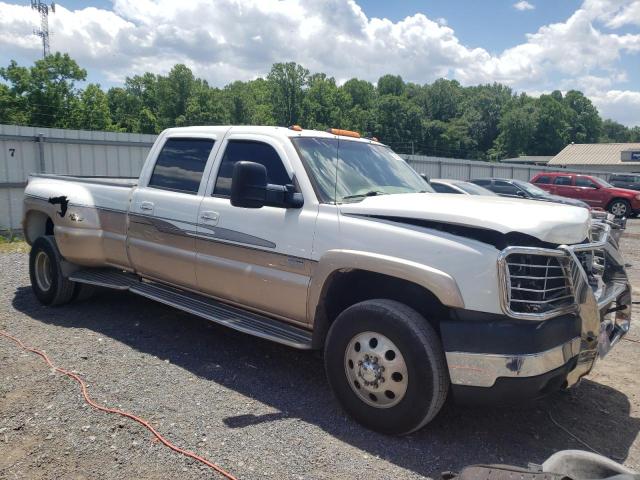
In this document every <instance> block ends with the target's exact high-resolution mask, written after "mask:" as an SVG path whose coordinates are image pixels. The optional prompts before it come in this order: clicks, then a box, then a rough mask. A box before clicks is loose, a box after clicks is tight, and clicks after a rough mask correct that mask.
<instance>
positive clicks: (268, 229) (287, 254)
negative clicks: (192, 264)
mask: <svg viewBox="0 0 640 480" xmlns="http://www.w3.org/2000/svg"><path fill="white" fill-rule="evenodd" d="M287 152H289V153H287ZM287 154H291V155H295V151H294V150H293V145H291V144H290V143H289V144H288V145H285V144H284V143H282V142H281V141H280V140H278V139H276V138H273V137H270V136H267V135H256V134H249V133H232V134H230V135H228V136H227V137H226V138H225V140H224V144H223V145H222V150H221V155H219V158H218V159H217V160H216V165H215V167H214V171H213V172H212V175H211V179H210V180H209V186H208V188H207V193H206V195H205V198H204V199H203V201H202V204H201V206H200V213H199V216H198V222H199V224H198V240H197V242H196V244H197V248H196V249H197V252H198V256H197V266H196V275H197V278H198V287H199V290H200V291H202V292H203V293H205V294H208V295H211V296H214V297H217V298H220V299H223V300H225V301H228V302H231V303H234V304H237V305H240V306H243V307H248V308H252V309H255V310H258V311H263V312H266V313H269V314H272V315H276V316H279V317H281V318H283V319H286V320H293V321H295V322H299V323H305V322H306V319H307V314H306V302H307V288H308V286H309V281H310V278H311V269H312V267H313V263H314V262H312V261H311V260H310V258H311V249H312V243H313V232H314V226H315V221H316V217H317V214H318V207H317V204H316V203H315V202H312V201H310V200H311V199H308V198H305V203H304V205H303V207H302V208H283V207H276V206H268V205H265V206H264V207H262V208H256V209H252V208H240V207H234V206H232V205H231V201H230V194H231V177H232V172H233V167H234V165H235V163H236V162H238V161H242V160H245V161H252V162H256V163H260V164H262V165H264V166H265V167H266V169H267V177H268V182H269V183H272V184H277V185H286V184H292V183H294V179H293V169H292V167H291V166H290V163H289V162H287V161H285V159H286V158H287Z"/></svg>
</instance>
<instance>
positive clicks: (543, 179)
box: [534, 175, 551, 185]
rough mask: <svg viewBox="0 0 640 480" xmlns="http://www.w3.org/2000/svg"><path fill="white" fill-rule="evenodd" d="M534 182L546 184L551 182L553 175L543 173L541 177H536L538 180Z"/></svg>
mask: <svg viewBox="0 0 640 480" xmlns="http://www.w3.org/2000/svg"><path fill="white" fill-rule="evenodd" d="M534 183H543V184H545V185H546V184H548V183H551V177H549V176H547V175H543V176H541V177H538V178H536V181H535V182H534Z"/></svg>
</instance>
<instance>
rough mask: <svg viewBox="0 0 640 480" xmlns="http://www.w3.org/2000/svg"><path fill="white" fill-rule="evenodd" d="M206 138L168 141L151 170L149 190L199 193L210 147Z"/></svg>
mask: <svg viewBox="0 0 640 480" xmlns="http://www.w3.org/2000/svg"><path fill="white" fill-rule="evenodd" d="M213 143H214V141H213V140H211V139H208V138H170V139H168V140H167V141H166V142H165V144H164V146H163V147H162V150H161V151H160V154H159V155H158V159H157V160H156V164H155V166H154V167H153V172H152V174H151V178H150V179H149V185H148V186H149V187H154V188H161V189H163V190H173V191H176V192H183V193H191V194H196V193H198V188H199V187H200V180H201V179H202V172H204V167H205V166H206V165H207V159H208V158H209V154H210V153H211V149H212V148H213Z"/></svg>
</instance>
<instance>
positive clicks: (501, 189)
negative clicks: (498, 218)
mask: <svg viewBox="0 0 640 480" xmlns="http://www.w3.org/2000/svg"><path fill="white" fill-rule="evenodd" d="M493 191H494V192H496V193H500V194H502V195H518V192H519V191H520V190H519V188H518V187H516V186H515V185H512V184H511V183H509V182H503V181H502V180H496V181H495V182H494V188H493Z"/></svg>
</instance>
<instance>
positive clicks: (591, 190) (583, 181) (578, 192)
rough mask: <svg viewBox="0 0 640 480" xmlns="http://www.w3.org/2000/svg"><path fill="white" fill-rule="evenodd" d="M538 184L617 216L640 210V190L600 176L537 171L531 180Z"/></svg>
mask: <svg viewBox="0 0 640 480" xmlns="http://www.w3.org/2000/svg"><path fill="white" fill-rule="evenodd" d="M531 182H532V183H535V184H536V185H537V186H538V187H540V188H542V189H544V190H546V191H548V192H550V193H553V194H555V195H561V196H563V197H567V198H577V199H579V200H582V201H584V202H586V203H588V204H589V205H591V206H592V207H598V208H602V209H604V210H608V211H609V212H611V213H613V214H614V215H615V216H616V217H629V216H631V215H636V214H637V213H638V212H640V193H638V192H636V191H635V190H628V189H625V188H617V187H614V186H613V185H611V184H610V183H608V182H606V181H605V180H603V179H602V178H600V177H594V176H592V175H581V174H578V173H567V172H554V173H546V172H545V173H539V174H538V175H536V176H535V177H533V179H532V180H531Z"/></svg>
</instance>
